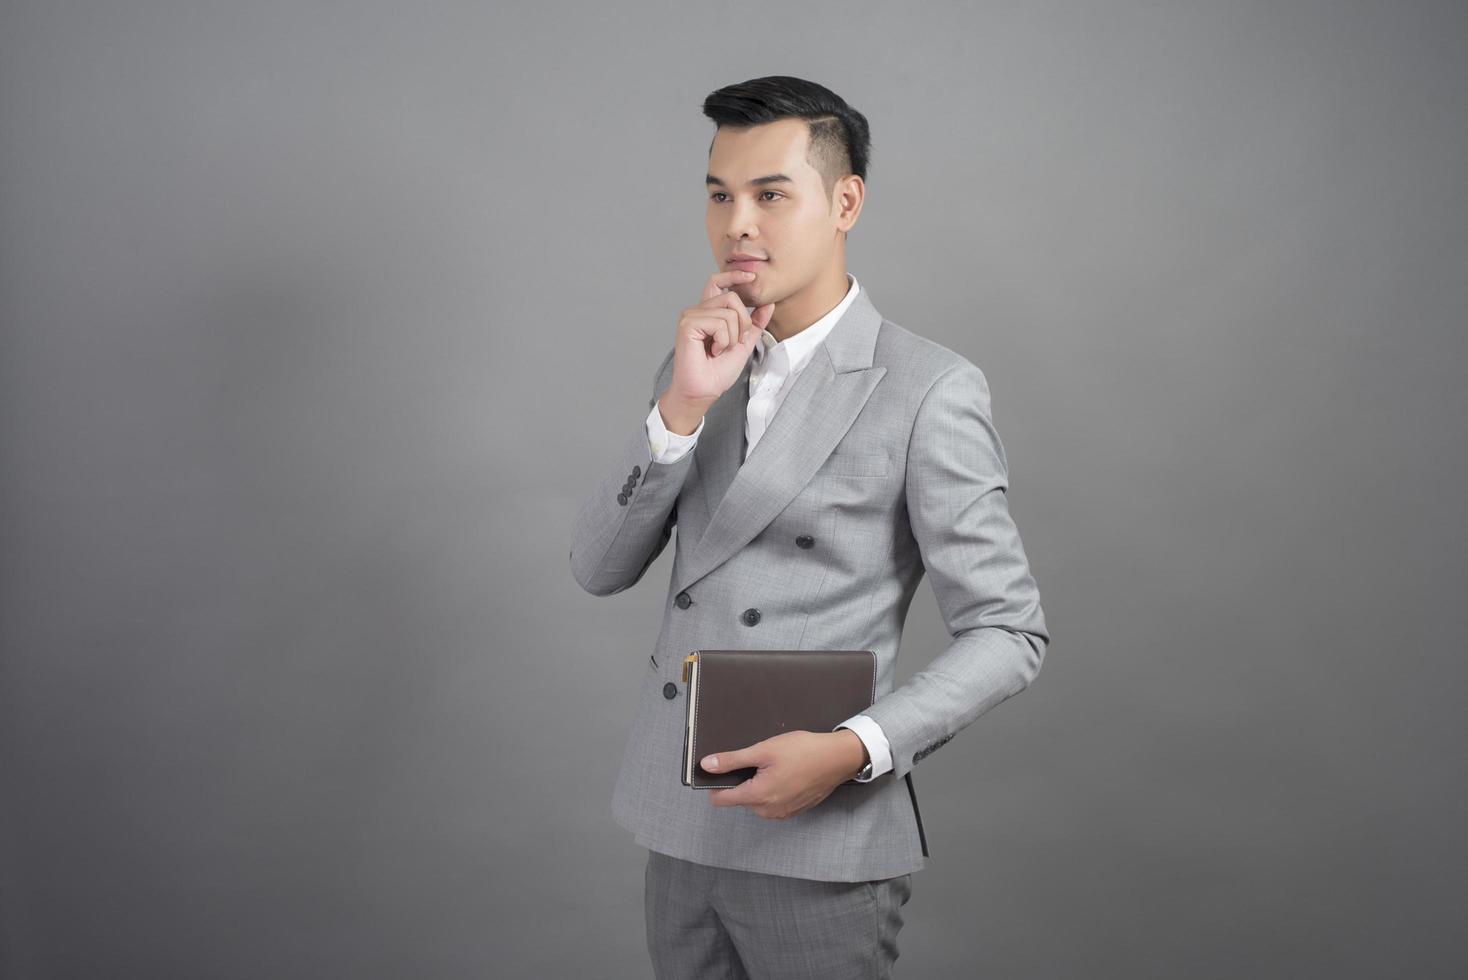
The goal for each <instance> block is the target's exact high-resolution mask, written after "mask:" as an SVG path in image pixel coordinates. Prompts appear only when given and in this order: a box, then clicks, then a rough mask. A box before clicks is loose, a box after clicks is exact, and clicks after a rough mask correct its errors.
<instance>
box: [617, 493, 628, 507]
mask: <svg viewBox="0 0 1468 980" xmlns="http://www.w3.org/2000/svg"><path fill="white" fill-rule="evenodd" d="M617 503H619V504H621V505H622V506H623V507H626V506H627V492H626V491H625V490H624V491H622V492H621V493H619V494H617Z"/></svg>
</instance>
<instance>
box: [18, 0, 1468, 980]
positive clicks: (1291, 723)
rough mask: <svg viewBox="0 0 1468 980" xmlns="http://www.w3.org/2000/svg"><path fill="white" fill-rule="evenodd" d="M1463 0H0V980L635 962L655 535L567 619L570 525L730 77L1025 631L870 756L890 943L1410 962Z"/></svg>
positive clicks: (1448, 923)
mask: <svg viewBox="0 0 1468 980" xmlns="http://www.w3.org/2000/svg"><path fill="white" fill-rule="evenodd" d="M1465 23H1468V16H1465V14H1464V11H1463V8H1462V7H1461V5H1459V4H1450V3H1443V4H1428V3H1386V2H1382V3H1376V4H1369V5H1368V4H1360V3H1355V4H1347V3H1323V2H1322V3H1284V4H1281V3H1253V4H1250V3H1239V2H1228V3H1191V4H1180V3H1171V4H1141V3H1112V4H1097V3H1087V2H1074V3H1069V4H1053V3H1025V4H992V5H987V6H973V7H967V6H965V7H963V8H962V9H958V8H956V7H955V5H949V4H941V5H939V4H932V5H927V6H918V5H913V4H902V5H896V4H864V3H858V4H802V5H799V7H798V9H797V8H795V7H792V6H791V5H785V4H768V5H767V4H759V3H752V4H744V5H740V6H737V7H730V6H728V5H719V6H717V7H714V6H709V7H707V8H704V7H701V6H695V5H690V4H683V3H676V4H675V3H666V4H654V3H647V4H639V5H637V6H636V7H632V8H628V7H615V8H614V7H612V6H610V5H596V4H583V5H577V6H570V7H567V6H561V7H556V8H545V9H540V10H535V11H531V10H529V9H526V10H522V11H514V12H512V11H509V10H506V9H504V8H503V7H502V6H500V5H491V4H482V5H469V4H460V5H450V4H443V3H437V4H435V3H428V4H424V3H416V4H401V5H395V6H393V5H386V4H377V5H347V4H325V3H315V4H307V3H301V2H296V0H293V2H289V3H262V2H251V3H236V4H232V5H224V4H210V3H201V2H179V3H173V4H163V3H130V4H122V3H86V4H83V3H57V2H28V3H15V2H11V3H7V4H5V6H4V8H3V14H0V134H3V139H0V248H3V253H0V257H3V266H0V269H3V272H0V318H3V319H0V322H3V348H0V446H3V455H0V461H3V482H0V494H3V497H0V544H3V547H0V563H3V565H0V569H3V586H4V588H3V608H0V637H3V659H0V767H3V768H0V776H3V781H0V791H3V796H0V821H3V823H0V974H3V976H5V977H6V978H18V980H19V978H25V980H29V978H52V977H57V978H60V977H67V978H70V977H104V976H105V977H150V978H158V977H188V978H194V977H227V978H234V977H271V978H291V977H326V976H351V977H361V978H366V977H384V978H388V977H394V978H396V977H410V976H411V977H465V976H497V977H535V978H545V977H569V976H596V977H639V976H646V975H647V973H648V969H647V965H646V962H647V960H646V951H645V948H644V935H643V910H642V871H643V860H644V855H645V852H644V851H643V850H642V849H641V848H639V847H638V846H636V845H635V844H634V843H633V841H632V840H631V839H630V836H629V835H627V834H626V833H625V832H624V831H622V830H621V828H620V827H618V826H617V825H616V824H615V823H614V822H613V821H612V819H611V815H610V809H609V801H610V795H611V789H612V781H613V776H614V773H615V766H616V763H617V761H618V759H619V758H620V753H621V751H622V747H623V743H624V740H625V738H626V734H627V729H628V724H629V722H630V717H631V709H632V705H633V700H634V695H635V690H636V684H637V679H638V677H639V671H640V670H641V669H642V666H643V664H644V661H645V658H646V656H647V654H648V652H649V651H650V649H651V646H652V644H653V641H654V639H655V631H656V629H657V625H658V621H659V620H658V614H659V611H660V609H661V608H662V603H663V601H664V590H665V588H666V583H667V576H668V569H669V564H670V561H671V555H670V554H665V555H664V556H663V557H662V558H661V559H660V560H659V562H658V564H657V566H656V567H655V568H654V569H653V570H652V571H651V572H650V573H649V576H648V578H647V579H646V580H645V581H644V582H643V583H642V584H641V585H639V587H638V588H636V589H634V590H632V591H631V592H629V593H626V594H623V595H621V596H618V597H616V598H615V599H597V598H593V597H591V596H588V595H586V594H584V593H582V592H581V591H580V590H579V589H578V588H577V586H576V584H575V582H574V581H573V580H572V578H571V575H570V571H569V567H568V565H567V560H566V557H567V551H568V540H569V531H570V521H571V518H572V517H573V515H574V513H575V509H576V507H577V506H578V505H579V503H580V501H581V499H582V498H583V496H584V495H585V494H586V493H588V492H589V491H590V489H591V486H592V484H593V482H594V481H595V480H596V479H597V478H598V477H599V476H600V475H601V474H602V473H603V472H604V468H605V467H607V466H609V465H611V463H612V460H613V456H614V447H615V446H616V445H617V444H618V443H619V442H620V440H621V439H623V438H625V436H626V433H627V431H628V430H629V428H630V427H632V426H634V425H637V424H638V423H639V422H640V420H641V418H642V416H643V415H644V413H645V411H646V405H647V397H648V394H649V391H648V386H649V384H650V381H651V373H652V370H653V368H654V367H655V366H656V364H657V362H658V360H659V359H660V358H661V356H662V354H663V353H664V352H665V351H666V350H667V348H668V345H669V344H670V343H671V340H672V335H673V328H674V324H675V322H676V318H677V311H678V310H680V309H681V308H682V307H684V306H687V305H690V304H691V303H692V302H694V301H695V300H696V298H697V291H698V289H699V287H700V286H701V284H702V282H703V280H704V279H705V277H706V276H707V275H708V274H709V273H710V272H711V271H712V270H713V268H714V265H713V259H712V256H711V255H710V253H709V248H708V245H707V241H706V238H705V234H704V229H703V208H704V203H703V202H704V192H703V187H702V183H701V180H702V178H701V174H702V173H703V170H704V166H705V163H706V159H707V158H706V150H707V145H708V141H709V136H710V133H711V125H710V124H709V123H708V122H707V120H705V119H703V117H702V116H701V114H700V112H699V104H700V102H701V101H702V99H703V97H704V95H705V94H706V93H708V92H709V91H710V90H712V89H714V88H717V87H719V86H721V85H724V84H728V83H730V82H734V81H739V80H742V79H745V78H749V77H753V76H756V75H764V74H773V73H790V74H797V75H803V76H806V77H810V78H813V79H816V80H819V81H821V82H823V83H825V84H827V85H829V86H831V87H832V88H834V89H835V90H836V91H838V92H840V93H841V94H843V95H844V96H845V97H846V98H847V99H848V100H849V101H850V102H851V103H852V104H853V105H855V106H856V107H857V108H859V109H860V110H861V111H863V112H864V113H865V114H866V115H867V116H868V118H869V119H870V121H871V126H872V133H873V157H872V160H873V162H872V169H871V172H870V174H869V180H868V191H869V197H868V200H867V203H866V208H865V211H864V212H863V215H862V218H861V221H860V223H859V225H858V227H857V228H856V230H855V232H854V234H853V237H852V239H851V242H850V246H851V250H850V254H851V261H850V269H851V271H852V272H854V273H855V274H856V275H857V277H858V278H859V279H860V280H861V282H862V285H863V286H864V287H866V288H867V289H869V290H870V294H871V296H872V298H873V300H874V302H875V303H876V305H877V307H878V309H880V310H881V311H882V313H884V314H885V315H886V316H887V317H888V318H890V319H892V320H895V321H896V322H898V323H900V324H902V325H904V326H906V327H908V328H910V329H913V330H915V331H917V332H919V333H922V334H925V335H927V336H929V337H931V338H933V339H935V340H937V341H939V342H941V343H944V344H946V345H948V346H950V347H952V348H954V349H956V350H958V351H960V352H961V353H963V354H964V355H966V356H968V357H969V358H970V359H972V360H973V361H975V362H976V363H977V364H979V365H980V366H981V367H982V368H984V370H985V371H986V373H987V374H988V377H989V379H990V381H991V384H992V388H993V393H994V406H995V417H996V421H997V423H998V425H999V428H1000V432H1001V434H1002V436H1003V437H1004V439H1005V443H1006V448H1007V450H1008V453H1009V456H1010V462H1011V466H1012V483H1011V487H1010V496H1011V503H1012V507H1013V511H1014V513H1015V515H1016V517H1017V520H1018V521H1019V524H1020V527H1021V530H1022V532H1023V534H1024V538H1025V543H1026V546H1027V549H1028V550H1029V552H1030V555H1031V558H1032V561H1033V569H1034V572H1035V575H1036V577H1037V579H1038V581H1039V583H1040V587H1041V591H1042V594H1043V599H1044V603H1045V608H1046V612H1047V614H1048V616H1049V619H1050V624H1051V627H1052V629H1053V631H1054V643H1053V645H1052V647H1051V649H1050V652H1049V655H1048V657H1047V661H1046V665H1045V668H1044V670H1043V671H1042V673H1041V675H1040V678H1039V680H1038V681H1037V683H1036V684H1035V686H1034V687H1033V688H1032V689H1031V690H1029V691H1028V692H1026V693H1025V694H1024V695H1023V696H1022V697H1020V698H1018V699H1016V700H1015V701H1013V702H1011V703H1009V704H1006V705H1004V706H1003V707H1002V708H1001V709H999V710H997V711H995V712H993V713H992V714H990V715H987V716H985V717H984V718H982V719H980V720H979V722H978V723H976V724H975V725H973V726H972V727H971V728H970V729H968V730H967V731H965V732H964V733H963V735H962V736H961V737H959V738H958V739H955V740H954V742H953V743H952V745H950V746H949V747H948V748H947V749H946V750H945V751H943V752H941V753H939V754H937V755H935V756H934V757H933V758H932V759H931V760H929V761H928V762H926V763H924V764H923V766H922V767H921V771H920V772H917V773H915V774H914V781H915V783H916V785H917V787H918V791H919V794H920V797H921V802H922V808H923V815H924V819H925V823H926V827H927V831H928V834H929V841H930V844H931V848H932V852H933V856H932V859H931V862H930V865H929V867H928V868H927V869H925V870H924V871H922V872H919V873H918V874H917V875H915V876H914V878H915V882H914V883H915V893H914V897H913V899H912V901H911V902H910V903H909V905H908V907H907V912H908V924H907V927H906V928H905V929H904V931H903V933H902V936H901V938H900V946H901V949H902V959H901V961H900V962H899V964H898V969H899V971H900V972H901V973H902V974H904V975H906V976H909V977H914V978H916V977H960V976H963V977H970V976H985V977H1005V978H1073V977H1081V976H1085V977H1092V978H1101V977H1117V978H1123V977H1125V978H1138V977H1159V978H1161V977H1166V978H1175V977H1189V978H1202V977H1220V978H1224V977H1227V978H1235V977H1242V976H1249V977H1266V976H1267V977H1298V976H1302V975H1310V976H1329V977H1376V976H1386V975H1393V976H1409V975H1410V976H1413V977H1448V976H1461V975H1463V971H1464V970H1465V968H1468V967H1465V962H1468V960H1465V956H1464V951H1463V947H1462V941H1461V939H1460V938H1459V927H1461V925H1462V922H1463V920H1464V918H1465V914H1468V906H1465V900H1464V872H1465V865H1468V862H1465V856H1468V855H1465V848H1464V842H1463V834H1462V828H1463V826H1464V825H1465V823H1468V820H1465V816H1468V815H1465V812H1464V810H1465V806H1464V785H1465V782H1464V777H1465V775H1468V774H1465V771H1464V770H1465V766H1464V761H1463V759H1464V756H1463V751H1462V747H1461V744H1460V743H1461V742H1462V736H1463V735H1464V725H1463V717H1464V692H1465V685H1464V681H1465V677H1468V670H1465V667H1464V652H1465V651H1464V646H1465V644H1464V641H1463V637H1464V635H1465V631H1468V622H1465V619H1468V616H1465V612H1464V610H1465V607H1468V602H1465V599H1464V585H1465V584H1468V575H1465V558H1464V555H1465V546H1468V541H1465V530H1464V529H1465V521H1464V518H1463V513H1462V510H1463V500H1464V489H1463V481H1464V476H1465V472H1464V471H1465V466H1464V451H1463V422H1464V417H1465V408H1468V404H1465V402H1468V385H1465V383H1464V363H1465V354H1468V350H1465V347H1468V343H1465V338H1464V319H1465V317H1464V308H1465V301H1468V233H1465V227H1468V226H1465V219H1468V208H1465V193H1464V192H1465V187H1464V179H1463V175H1464V174H1465V173H1468V136H1465V126H1464V114H1463V113H1464V105H1465V103H1468V70H1465V65H1464V60H1463V58H1464V55H1463V52H1464V44H1465V41H1468V30H1465ZM947 639H948V637H947V634H946V632H945V630H944V629H943V625H942V622H941V619H940V617H939V616H938V613H937V609H936V605H935V603H934V602H933V598H932V593H931V590H930V588H929V587H928V586H927V585H926V584H924V585H923V586H922V587H921V589H920V591H919V593H918V598H917V601H916V602H915V604H914V607H913V613H912V616H911V618H910V620H909V628H908V634H907V636H906V642H905V644H904V654H903V657H904V664H905V666H904V668H903V671H902V673H903V675H904V676H905V675H906V674H907V673H910V672H911V671H912V670H915V669H916V668H917V667H919V666H921V665H922V663H924V662H925V661H926V660H927V659H928V658H930V657H931V656H933V655H934V654H936V653H937V652H938V651H939V650H941V649H942V647H943V646H944V644H945V643H946V641H947Z"/></svg>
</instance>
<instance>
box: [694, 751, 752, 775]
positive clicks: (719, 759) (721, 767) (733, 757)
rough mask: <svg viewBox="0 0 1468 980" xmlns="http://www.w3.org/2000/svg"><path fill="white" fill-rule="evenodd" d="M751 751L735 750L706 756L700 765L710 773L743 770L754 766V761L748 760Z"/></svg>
mask: <svg viewBox="0 0 1468 980" xmlns="http://www.w3.org/2000/svg"><path fill="white" fill-rule="evenodd" d="M748 754H749V749H733V750H730V751H728V752H719V753H717V754H716V755H706V756H704V757H703V760H702V761H701V762H700V763H699V764H700V765H702V766H703V767H704V769H706V770H708V771H709V772H727V771H728V770H730V769H743V768H745V767H746V766H752V765H754V760H753V759H746V758H745V757H746V755H748Z"/></svg>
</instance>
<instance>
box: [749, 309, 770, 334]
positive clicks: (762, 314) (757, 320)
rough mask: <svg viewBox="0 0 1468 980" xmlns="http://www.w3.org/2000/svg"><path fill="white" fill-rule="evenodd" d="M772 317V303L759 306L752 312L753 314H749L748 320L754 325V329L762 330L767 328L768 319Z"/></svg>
mask: <svg viewBox="0 0 1468 980" xmlns="http://www.w3.org/2000/svg"><path fill="white" fill-rule="evenodd" d="M774 315H775V304H774V303H766V304H765V305H764V306H761V307H759V308H758V309H756V310H755V311H754V313H752V314H750V317H749V318H750V320H751V321H753V323H754V325H755V326H756V327H759V328H760V330H764V328H765V327H767V326H769V324H770V319H771V318H772V317H773V316H774Z"/></svg>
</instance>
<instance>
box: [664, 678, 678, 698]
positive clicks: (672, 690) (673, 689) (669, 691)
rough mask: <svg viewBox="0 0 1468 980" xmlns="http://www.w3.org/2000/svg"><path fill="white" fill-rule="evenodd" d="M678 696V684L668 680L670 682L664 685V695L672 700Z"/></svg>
mask: <svg viewBox="0 0 1468 980" xmlns="http://www.w3.org/2000/svg"><path fill="white" fill-rule="evenodd" d="M677 696H678V685H677V684H674V683H673V682H672V681H668V683H666V684H664V685H663V697H665V698H667V699H668V700H669V701H671V700H673V699H674V698H676V697H677Z"/></svg>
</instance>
